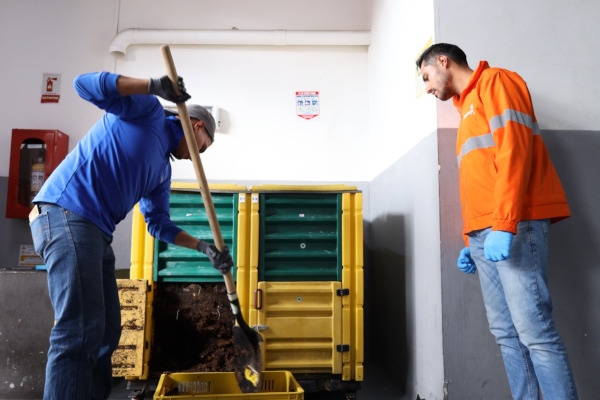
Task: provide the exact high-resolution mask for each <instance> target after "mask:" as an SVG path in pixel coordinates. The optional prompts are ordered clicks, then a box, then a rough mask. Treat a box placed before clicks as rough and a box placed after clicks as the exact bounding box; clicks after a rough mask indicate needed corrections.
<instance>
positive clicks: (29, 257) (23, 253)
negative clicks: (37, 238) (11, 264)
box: [19, 244, 44, 268]
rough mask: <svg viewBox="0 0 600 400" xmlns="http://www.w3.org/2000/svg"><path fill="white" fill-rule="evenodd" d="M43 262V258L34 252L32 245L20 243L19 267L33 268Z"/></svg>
mask: <svg viewBox="0 0 600 400" xmlns="http://www.w3.org/2000/svg"><path fill="white" fill-rule="evenodd" d="M43 264H44V260H43V259H42V257H40V256H39V255H38V254H37V253H36V252H35V250H34V248H33V245H31V244H22V245H21V246H20V247H19V267H31V268H35V267H36V266H37V265H43Z"/></svg>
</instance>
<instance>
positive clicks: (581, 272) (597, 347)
mask: <svg viewBox="0 0 600 400" xmlns="http://www.w3.org/2000/svg"><path fill="white" fill-rule="evenodd" d="M542 137H543V139H544V142H545V143H546V146H547V147H548V151H549V153H550V156H551V158H552V161H553V163H554V166H555V168H556V170H557V172H558V174H559V176H560V178H561V181H562V184H563V187H564V189H565V191H566V193H567V197H568V199H569V205H570V207H571V213H572V217H571V218H569V219H567V220H565V221H562V222H559V223H557V224H555V225H553V226H552V233H551V255H550V266H549V281H550V289H551V293H552V298H553V304H554V319H555V322H556V325H557V327H558V330H559V332H560V334H561V336H562V338H563V341H564V342H565V345H566V347H567V351H568V353H569V357H570V358H571V363H572V367H573V370H574V374H575V380H576V383H577V387H578V390H579V395H580V398H581V399H593V398H596V397H597V393H598V392H600V381H599V380H598V379H597V374H598V371H599V370H600V340H598V337H599V336H600V313H598V312H597V310H596V309H595V307H594V305H595V304H598V303H599V302H600V294H599V291H598V288H599V287H600V272H599V269H598V265H599V264H600V261H599V258H598V248H599V247H600V246H599V245H600V243H599V242H600V211H598V204H600V189H599V188H598V185H597V173H598V171H600V158H599V157H598V156H597V154H596V153H597V149H598V148H600V135H599V132H596V131H543V133H542ZM438 143H439V158H440V168H441V169H440V218H441V219H440V224H441V247H442V298H443V304H444V307H443V313H442V317H443V327H444V369H445V375H446V380H447V381H448V398H449V399H451V400H452V399H483V398H485V399H506V398H510V390H509V387H508V382H507V379H506V375H505V372H504V367H503V363H502V358H501V355H500V351H499V349H498V347H497V345H496V344H495V341H494V339H493V337H492V335H491V334H490V333H489V330H488V328H487V319H486V317H485V309H484V306H483V300H482V298H481V288H480V285H479V280H478V279H477V276H473V275H465V274H464V273H462V272H460V271H459V270H458V269H457V268H456V258H457V256H458V253H459V251H460V250H461V249H462V248H463V247H464V243H463V241H462V236H461V228H462V220H461V208H460V201H459V197H458V172H457V166H456V156H455V154H456V151H455V147H456V130H455V129H440V130H439V131H438Z"/></svg>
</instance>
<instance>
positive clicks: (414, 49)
mask: <svg viewBox="0 0 600 400" xmlns="http://www.w3.org/2000/svg"><path fill="white" fill-rule="evenodd" d="M372 25H373V26H372V28H371V46H370V49H369V108H370V117H371V126H370V135H369V145H370V147H369V151H370V157H369V159H370V162H371V163H372V169H371V172H372V176H371V178H373V177H375V176H377V175H378V174H379V173H381V171H383V170H384V169H385V168H387V167H389V166H390V165H391V164H392V163H393V162H394V161H396V160H397V159H398V158H399V157H401V156H402V155H403V154H405V153H407V152H408V151H410V149H412V148H413V147H414V146H415V145H416V144H417V143H418V142H419V141H421V140H423V139H424V138H425V137H426V136H427V135H429V134H430V133H432V132H433V131H434V130H435V129H436V120H435V98H433V96H427V95H425V94H423V95H421V96H420V97H419V98H417V92H418V88H417V85H418V84H420V83H421V82H420V81H419V82H418V80H419V78H418V77H417V76H416V74H415V73H416V65H415V61H416V59H417V57H418V56H419V55H420V53H421V52H422V50H423V49H424V47H425V45H426V44H427V42H428V41H429V40H430V39H431V38H432V36H433V3H432V1H429V0H427V1H418V0H413V1H393V0H378V1H375V3H374V5H373V24H372Z"/></svg>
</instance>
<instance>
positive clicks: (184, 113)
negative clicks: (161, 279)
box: [160, 46, 236, 294]
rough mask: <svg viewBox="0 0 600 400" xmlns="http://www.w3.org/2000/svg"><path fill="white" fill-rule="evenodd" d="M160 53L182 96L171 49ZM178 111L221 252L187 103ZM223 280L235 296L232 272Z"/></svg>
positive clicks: (223, 245) (213, 210) (214, 235)
mask: <svg viewBox="0 0 600 400" xmlns="http://www.w3.org/2000/svg"><path fill="white" fill-rule="evenodd" d="M160 51H161V53H162V56H163V61H164V62H165V68H166V69H167V75H168V76H169V79H170V80H171V84H172V85H173V90H174V91H175V93H177V94H178V95H179V94H181V91H180V90H179V85H178V79H179V76H178V75H177V70H176V69H175V63H174V62H173V57H172V56H171V49H170V48H169V46H162V47H161V48H160ZM177 111H178V112H179V119H180V120H181V125H182V126H183V133H184V135H185V140H186V142H187V145H188V149H189V150H190V157H191V159H192V164H194V171H195V172H196V179H197V180H198V186H199V187H200V193H201V194H202V201H203V202H204V208H205V209H206V214H207V216H208V223H209V224H210V230H211V231H212V235H213V238H214V240H215V246H216V247H217V249H218V250H219V251H221V250H223V248H224V247H225V242H224V241H223V235H222V234H221V228H220V226H219V221H218V220H217V213H216V212H215V205H214V204H213V201H212V197H211V195H210V190H209V189H208V182H207V180H206V175H205V174H204V168H202V161H200V153H199V151H198V144H197V143H196V137H195V136H194V129H193V128H192V122H191V121H190V115H189V114H188V110H187V107H186V105H185V103H177ZM223 279H224V280H225V286H226V288H227V293H229V294H234V293H235V292H236V289H235V281H234V280H233V275H232V274H231V270H230V271H229V272H228V273H226V274H224V275H223Z"/></svg>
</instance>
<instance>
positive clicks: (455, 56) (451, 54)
mask: <svg viewBox="0 0 600 400" xmlns="http://www.w3.org/2000/svg"><path fill="white" fill-rule="evenodd" d="M438 56H446V57H448V58H449V59H451V60H452V61H454V62H455V63H457V64H458V65H461V66H463V67H468V66H469V64H468V63H467V55H466V54H465V52H464V51H462V50H461V49H460V47H458V46H456V45H454V44H449V43H436V44H432V45H431V46H430V47H429V48H427V50H425V51H424V52H423V54H421V55H420V56H419V58H418V59H417V69H421V64H423V62H425V65H431V64H433V63H434V62H435V60H437V58H438Z"/></svg>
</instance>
